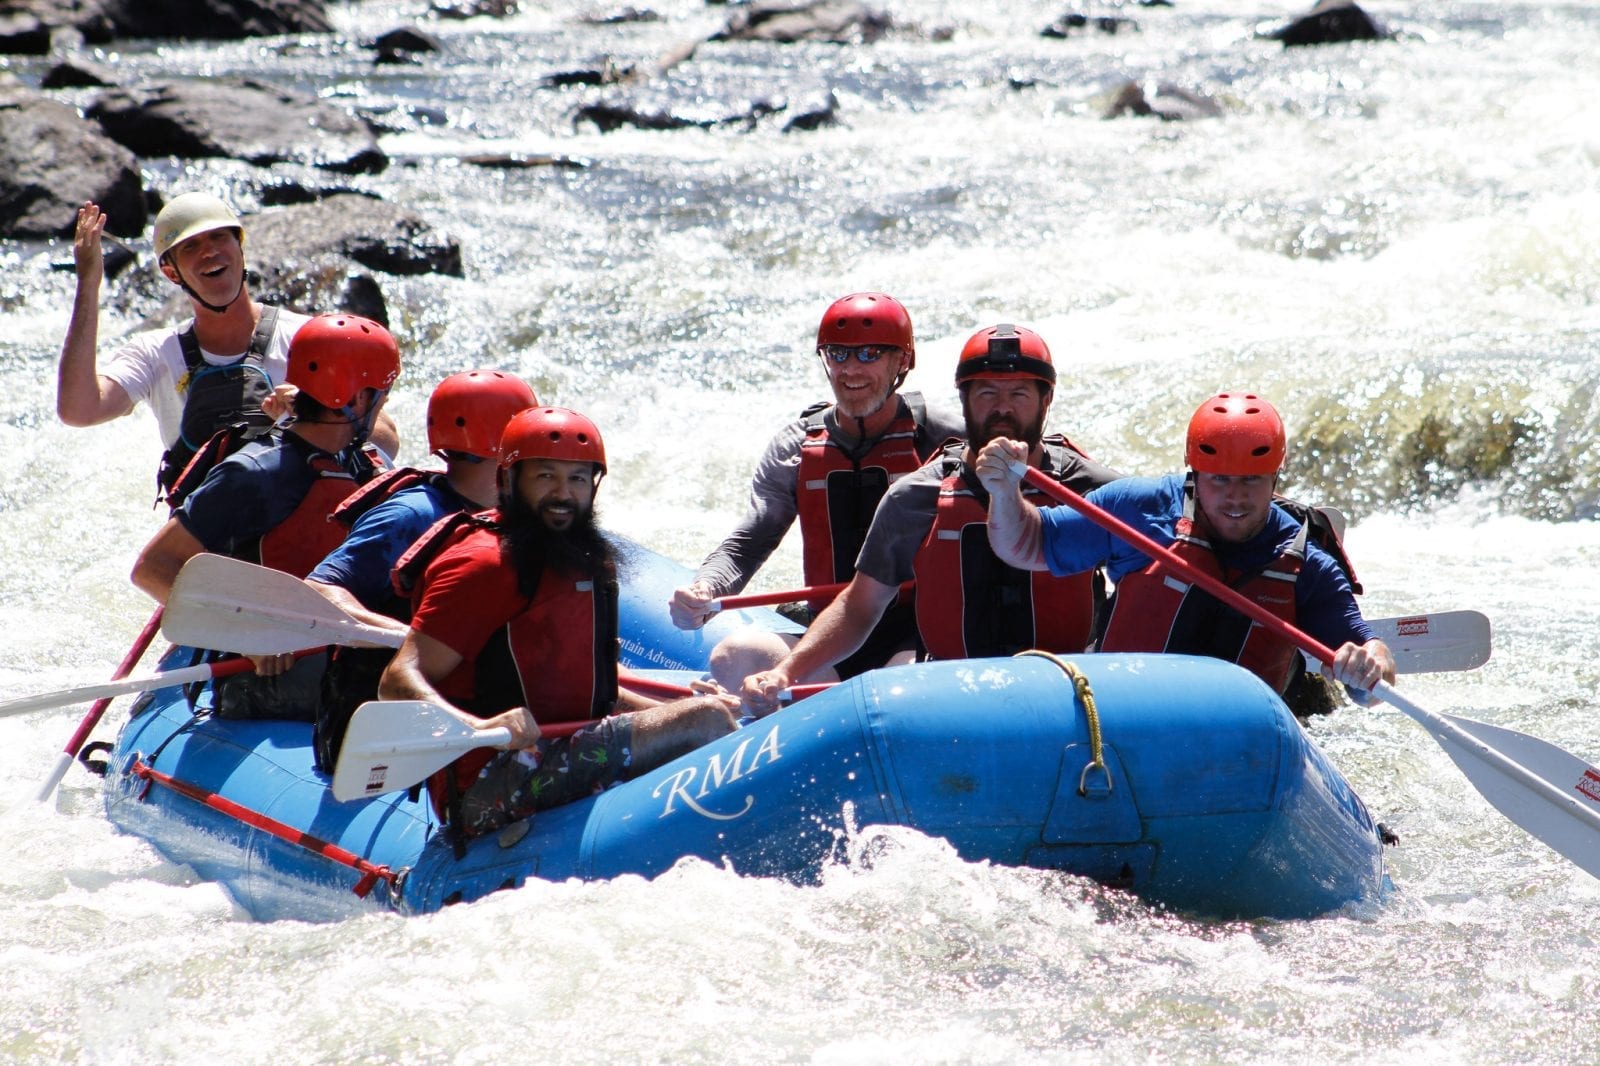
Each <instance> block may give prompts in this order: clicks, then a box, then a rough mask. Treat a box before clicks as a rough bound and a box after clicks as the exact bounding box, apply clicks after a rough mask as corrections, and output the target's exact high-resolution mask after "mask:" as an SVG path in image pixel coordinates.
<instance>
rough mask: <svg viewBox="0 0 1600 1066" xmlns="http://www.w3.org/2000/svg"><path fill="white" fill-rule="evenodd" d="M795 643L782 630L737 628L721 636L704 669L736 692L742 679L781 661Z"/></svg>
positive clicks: (724, 686) (731, 690) (768, 668)
mask: <svg viewBox="0 0 1600 1066" xmlns="http://www.w3.org/2000/svg"><path fill="white" fill-rule="evenodd" d="M795 643H796V640H795V639H794V638H787V637H785V636H784V635H783V634H781V633H770V632H767V631H765V630H760V629H754V628H752V629H742V630H738V631H737V632H734V633H730V634H728V635H727V636H726V637H723V638H722V640H720V641H718V642H717V646H716V647H714V648H712V649H711V658H710V661H709V662H708V663H707V669H708V670H709V671H710V673H711V677H712V679H713V680H715V681H716V682H717V684H719V685H721V686H722V687H723V688H724V689H726V690H727V691H729V692H737V691H739V686H740V685H741V684H743V683H744V679H745V678H747V677H749V676H750V675H751V674H759V673H761V672H762V671H763V670H770V669H772V668H773V667H774V666H777V665H778V664H779V663H780V662H782V661H783V660H784V657H785V656H787V655H788V654H789V650H790V649H791V648H793V647H794V645H795Z"/></svg>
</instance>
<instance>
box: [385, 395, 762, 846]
mask: <svg viewBox="0 0 1600 1066" xmlns="http://www.w3.org/2000/svg"><path fill="white" fill-rule="evenodd" d="M498 469H499V497H500V506H499V508H498V510H497V511H494V512H490V513H489V514H488V515H487V516H471V515H466V514H459V515H453V516H451V517H449V518H446V519H444V520H443V521H442V522H441V523H440V524H439V525H437V526H435V527H434V528H433V529H432V530H430V531H429V532H428V533H427V534H425V535H424V536H423V538H422V539H421V540H420V541H418V542H417V544H416V545H414V546H413V547H412V549H411V550H410V551H409V552H407V553H406V555H405V556H404V557H402V559H401V561H400V564H399V565H398V566H397V567H396V580H397V582H399V583H401V584H407V583H410V584H412V601H413V604H414V609H413V612H412V616H411V626H410V629H409V630H408V631H407V633H406V638H405V642H404V643H403V644H402V645H401V647H400V650H399V651H398V652H397V653H396V654H395V658H394V661H393V662H392V663H390V664H389V667H388V668H387V669H386V670H385V671H384V673H383V677H382V679H381V680H380V682H379V685H378V693H379V695H380V696H382V697H383V698H384V699H390V700H427V701H430V702H432V703H436V704H438V705H439V706H441V707H444V708H446V709H448V710H450V711H451V712H452V713H454V714H456V715H457V716H458V717H460V718H461V720H462V721H463V722H465V723H466V724H468V725H470V726H472V727H473V728H475V729H492V728H497V727H505V728H506V729H508V730H510V732H511V740H510V741H509V742H508V743H507V744H506V745H505V746H504V750H502V751H500V752H498V753H496V752H491V751H487V750H478V751H473V752H469V753H468V754H466V755H463V756H462V757H461V758H460V759H457V760H456V761H455V762H454V763H452V764H451V765H450V766H448V767H446V768H445V769H444V770H442V771H440V772H439V773H438V774H435V775H434V776H433V777H432V778H430V779H429V782H428V788H429V793H430V796H431V797H432V800H433V802H434V805H435V808H436V809H437V810H438V811H439V813H440V816H441V817H442V818H444V819H445V820H446V821H447V822H449V823H450V824H452V825H453V826H455V827H456V829H457V830H458V831H459V832H460V833H461V834H462V835H463V836H465V837H474V836H479V835H481V834H483V833H489V832H494V831H496V830H498V829H500V828H502V827H504V826H506V825H509V824H510V823H512V822H515V821H519V820H521V819H523V818H527V817H528V816H530V815H532V814H534V813H535V812H536V811H540V810H544V809H547V808H550V807H555V806H559V805H561V804H564V803H570V802H572V801H574V800H577V799H581V798H583V797H584V796H587V795H591V794H593V793H596V792H599V791H602V790H603V789H605V788H607V787H609V786H610V785H612V784H614V783H616V782H618V781H621V780H625V779H627V778H629V777H632V776H634V775H636V774H639V773H642V772H644V771H646V770H650V769H654V768H655V767H657V766H660V765H661V764H662V763H665V762H667V761H669V760H671V759H675V758H677V757H678V756H679V755H682V754H684V753H685V752H688V751H690V750H692V749H694V748H697V747H699V746H700V745H702V744H705V743H708V742H710V741H712V740H715V739H716V738H718V737H720V736H723V735H725V734H727V733H729V732H732V730H733V729H734V728H735V724H736V723H735V719H734V716H733V714H732V712H733V710H734V709H735V708H736V707H737V706H738V703H737V700H735V699H734V698H732V697H730V696H726V695H707V696H696V697H691V698H688V699H682V700H677V701H674V702H671V703H664V704H657V703H653V702H652V701H649V700H646V699H644V698H643V697H639V696H635V695H633V694H631V693H622V692H619V690H618V687H617V576H616V574H617V559H616V551H615V549H614V547H613V546H612V544H611V542H610V540H608V539H607V537H606V536H605V534H604V533H603V532H601V530H600V529H599V528H598V526H597V525H596V522H595V515H594V498H595V494H596V492H597V490H598V489H599V485H600V479H601V478H602V477H603V476H604V474H605V470H606V457H605V444H604V442H603V441H602V440H601V437H600V431H599V429H598V428H596V427H595V424H594V423H593V422H591V421H590V420H589V419H588V418H586V417H584V416H583V415H581V414H578V413H577V412H576V411H569V410H566V409H565V408H560V407H540V408H534V409H531V410H528V411H524V412H522V413H521V414H519V415H517V416H516V417H514V418H513V419H512V420H511V421H510V422H509V423H508V424H507V425H506V429H505V434H504V436H503V437H502V438H501V442H500V457H499V462H498ZM617 712H628V713H617ZM589 720H593V722H594V724H593V725H591V726H589V727H587V728H585V729H583V730H582V731H580V732H577V733H574V734H572V735H571V736H569V737H562V738H557V739H554V740H542V739H540V734H539V726H540V724H541V723H543V724H546V725H548V724H551V723H554V722H571V721H589Z"/></svg>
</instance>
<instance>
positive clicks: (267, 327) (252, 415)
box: [156, 307, 278, 507]
mask: <svg viewBox="0 0 1600 1066" xmlns="http://www.w3.org/2000/svg"><path fill="white" fill-rule="evenodd" d="M277 327H278V309H277V308H276V307H263V308H262V309H261V320H260V321H259V322H257V323H256V331H255V333H254V334H253V335H252V336H251V338H250V347H249V348H247V349H246V350H245V353H244V354H243V355H241V356H240V357H239V358H237V359H235V360H234V361H233V362H231V363H224V364H220V365H218V364H212V363H208V362H206V359H205V356H204V355H202V354H201V353H200V342H199V341H198V340H196V339H195V335H194V327H193V326H192V325H191V326H190V327H189V328H188V329H186V330H184V331H183V332H182V333H180V334H178V347H180V348H181V349H183V363H184V375H183V382H182V383H180V388H179V391H180V392H182V393H183V394H184V400H183V418H182V420H181V421H180V422H179V424H178V439H177V440H176V441H174V442H173V445H172V447H170V448H168V449H167V450H166V452H165V453H164V454H163V455H162V456H161V466H160V468H159V469H158V470H157V471H156V484H157V487H158V490H159V491H158V492H157V496H156V502H158V503H159V502H160V501H161V499H162V498H163V497H164V498H165V499H166V500H167V502H168V503H169V504H171V505H172V506H173V507H176V506H177V505H178V504H177V502H176V501H174V500H173V498H172V493H173V486H174V485H175V484H176V483H177V482H178V480H179V479H180V478H181V477H182V476H183V475H184V474H185V473H186V472H187V468H188V467H189V465H190V463H191V461H192V460H193V459H194V458H195V456H196V455H197V454H198V453H200V452H201V451H206V450H215V447H217V446H226V445H231V447H229V448H228V450H227V451H224V452H222V454H221V455H219V456H217V457H216V458H215V459H213V460H212V461H211V464H210V466H214V465H216V461H217V459H221V458H223V457H224V456H227V455H229V454H231V453H232V452H233V451H236V450H238V448H239V447H240V446H241V445H242V444H244V443H245V442H246V441H249V440H253V439H255V438H256V437H259V436H261V435H262V434H263V433H266V432H267V431H268V430H270V429H271V428H272V419H270V418H268V417H267V415H266V413H265V412H263V411H262V410H261V405H262V403H263V401H265V400H266V398H267V397H268V396H271V395H272V379H271V378H270V377H268V376H267V372H266V370H265V369H264V367H263V365H262V364H263V363H264V362H265V361H266V357H267V347H268V346H269V345H270V344H271V343H272V334H273V332H274V331H275V330H276V329H277ZM223 434H227V437H226V439H225V442H223V443H222V444H218V443H217V442H216V438H217V437H218V436H221V435H223ZM210 466H208V467H207V469H209V468H210ZM196 484H198V482H196ZM192 487H193V486H192V485H191V486H190V488H192Z"/></svg>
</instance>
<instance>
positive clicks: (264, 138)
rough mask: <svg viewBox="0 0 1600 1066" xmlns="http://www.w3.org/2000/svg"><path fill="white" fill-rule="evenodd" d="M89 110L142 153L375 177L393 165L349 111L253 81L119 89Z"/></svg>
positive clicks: (114, 135)
mask: <svg viewBox="0 0 1600 1066" xmlns="http://www.w3.org/2000/svg"><path fill="white" fill-rule="evenodd" d="M88 114H89V117H90V118H93V119H94V120H95V121H97V122H99V123H100V125H101V126H102V127H103V128H104V129H105V131H106V133H107V134H108V135H110V136H111V137H112V138H113V139H114V140H116V141H117V142H118V143H119V144H122V145H124V146H126V147H128V148H130V149H132V150H133V151H134V152H137V153H138V154H139V155H142V156H164V155H172V156H178V157H180V158H197V157H208V156H221V157H225V158H231V159H243V160H245V161H246V162H250V163H254V164H256V165H258V166H267V165H270V164H272V163H283V162H295V163H308V164H311V165H313V166H317V167H321V168H323V169H324V170H334V171H338V172H340V173H345V174H376V173H378V172H379V171H381V170H383V169H384V167H386V166H388V164H389V160H388V157H387V156H385V155H384V154H383V152H382V150H381V149H379V148H378V142H377V138H376V137H374V136H373V134H372V130H371V129H370V128H369V127H368V126H367V124H366V123H365V122H363V121H361V120H360V119H359V118H356V117H355V116H353V115H351V114H350V113H349V112H348V111H345V110H344V109H343V108H340V107H337V106H334V105H332V104H329V103H327V102H325V101H322V100H319V99H317V98H316V97H314V96H310V95H306V94H300V93H292V92H288V91H285V90H283V89H279V88H276V87H274V86H270V85H264V84H261V83H259V82H254V81H249V80H235V79H215V80H211V81H195V82H161V83H156V84H146V85H140V86H134V87H131V88H124V89H113V90H111V91H109V92H105V93H101V94H100V96H99V98H98V99H97V100H96V101H95V102H94V103H93V104H92V105H91V106H90V107H89V111H88Z"/></svg>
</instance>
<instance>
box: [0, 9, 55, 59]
mask: <svg viewBox="0 0 1600 1066" xmlns="http://www.w3.org/2000/svg"><path fill="white" fill-rule="evenodd" d="M50 28H51V24H50V23H48V22H46V21H45V20H44V19H41V18H40V17H39V16H38V15H36V14H34V13H33V12H31V11H12V10H10V9H9V8H4V7H0V54H4V55H13V56H42V55H49V54H50Z"/></svg>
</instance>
